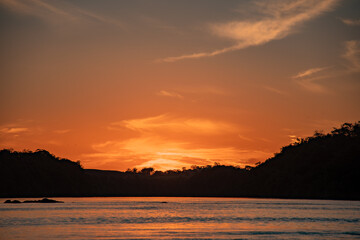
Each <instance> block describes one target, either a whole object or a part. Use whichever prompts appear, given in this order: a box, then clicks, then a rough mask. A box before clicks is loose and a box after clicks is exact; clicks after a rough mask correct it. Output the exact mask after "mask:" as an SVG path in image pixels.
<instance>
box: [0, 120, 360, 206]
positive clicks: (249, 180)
mask: <svg viewBox="0 0 360 240" xmlns="http://www.w3.org/2000/svg"><path fill="white" fill-rule="evenodd" d="M359 178H360V122H357V123H354V124H349V123H345V124H343V125H342V126H341V127H340V128H337V129H334V130H333V131H332V132H331V133H328V134H322V133H319V132H316V133H315V134H314V136H312V137H308V138H305V139H299V140H298V142H296V143H293V144H290V145H288V146H285V147H283V148H282V149H281V152H280V153H276V154H275V156H274V157H272V158H270V159H268V160H266V161H265V162H264V163H261V164H259V165H258V166H256V167H254V168H252V167H247V168H245V169H244V168H239V167H234V166H224V165H219V164H216V165H214V166H196V167H193V168H191V169H184V170H169V171H166V172H161V171H154V169H152V168H144V169H142V170H141V171H137V170H136V169H133V170H128V171H126V172H119V171H103V170H93V169H83V168H82V167H81V165H80V163H79V162H73V161H70V160H68V159H60V158H57V157H55V156H54V155H52V154H50V153H49V152H47V151H45V150H37V151H35V152H31V151H23V152H16V151H11V150H7V149H4V150H1V151H0V197H60V196H224V197H275V198H317V199H356V200H360V191H359V189H360V184H359V182H360V181H359Z"/></svg>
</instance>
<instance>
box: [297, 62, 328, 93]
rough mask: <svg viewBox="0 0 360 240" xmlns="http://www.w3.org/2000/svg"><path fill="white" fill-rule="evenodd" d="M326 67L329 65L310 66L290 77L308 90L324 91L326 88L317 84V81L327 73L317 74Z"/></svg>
mask: <svg viewBox="0 0 360 240" xmlns="http://www.w3.org/2000/svg"><path fill="white" fill-rule="evenodd" d="M328 68H329V67H318V68H310V69H307V70H305V71H301V72H299V73H297V74H296V75H294V76H292V79H294V80H295V82H296V83H297V84H298V85H300V86H301V87H303V88H305V89H306V90H308V91H311V92H317V93H325V92H328V90H327V89H326V88H325V87H324V86H322V85H321V84H319V83H318V82H317V81H318V80H321V79H324V78H328V77H329V75H327V74H326V75H323V74H319V73H322V72H323V71H324V70H326V69H328Z"/></svg>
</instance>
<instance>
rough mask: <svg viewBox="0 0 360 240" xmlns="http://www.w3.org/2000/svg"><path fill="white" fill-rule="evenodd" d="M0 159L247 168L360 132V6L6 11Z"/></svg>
mask: <svg viewBox="0 0 360 240" xmlns="http://www.w3.org/2000/svg"><path fill="white" fill-rule="evenodd" d="M0 26H1V27H0V34H1V38H0V49H1V55H0V79H1V81H0V110H1V113H2V114H1V118H0V148H12V149H14V150H18V151H20V150H23V149H26V150H31V151H35V150H36V149H46V150H47V151H49V152H51V153H52V154H54V155H56V156H59V157H61V158H68V159H71V160H73V161H81V164H82V165H83V167H85V168H95V169H108V170H121V171H124V170H126V169H128V168H130V169H132V168H137V169H141V168H144V167H154V168H155V169H158V170H167V169H181V168H182V167H186V168H189V167H191V166H192V165H213V164H214V163H215V162H217V163H220V164H225V165H236V166H240V167H244V166H246V165H250V166H253V165H255V164H256V163H258V162H263V161H265V160H266V159H267V158H269V157H272V156H273V155H274V153H276V152H279V151H280V149H281V147H282V146H285V145H288V144H290V143H292V142H294V141H296V139H297V138H302V137H307V136H311V135H312V134H313V133H314V131H315V130H323V131H325V132H328V131H331V130H332V128H333V127H339V126H340V125H341V124H342V123H344V122H356V121H359V120H360V104H359V103H360V2H359V1H358V0H346V1H340V0H274V1H265V0H264V1H257V0H255V1H246V0H245V1H235V0H228V1H223V0H196V1H194V0H182V1H167V0H157V1H148V0H143V1H138V0H128V1H126V0H124V1H114V0H103V1H93V0H86V1H85V0H77V1H66V0H63V1H56V0H53V1H45V0H0Z"/></svg>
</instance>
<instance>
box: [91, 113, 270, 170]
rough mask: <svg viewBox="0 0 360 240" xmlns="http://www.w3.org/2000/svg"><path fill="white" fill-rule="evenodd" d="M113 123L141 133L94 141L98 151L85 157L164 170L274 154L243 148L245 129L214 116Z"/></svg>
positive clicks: (245, 160) (239, 162)
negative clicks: (242, 133)
mask: <svg viewBox="0 0 360 240" xmlns="http://www.w3.org/2000/svg"><path fill="white" fill-rule="evenodd" d="M111 127H112V128H114V127H115V128H118V129H120V128H122V129H123V130H124V129H127V130H128V131H134V132H135V133H136V134H137V135H136V137H131V138H128V139H119V140H110V141H106V142H103V143H98V144H94V145H93V149H94V151H95V153H90V154H86V155H84V158H85V157H86V158H87V159H91V162H93V163H94V162H96V164H103V163H104V164H107V166H109V168H110V165H112V168H114V166H115V168H119V165H120V166H121V164H123V165H126V166H132V167H137V168H141V167H154V168H156V169H162V170H164V169H176V168H177V169H178V168H181V167H190V166H191V165H194V164H198V165H207V164H213V163H214V162H215V161H217V162H221V163H224V164H232V165H241V166H243V165H245V164H249V163H255V162H256V161H259V160H264V159H265V158H266V157H267V156H269V155H270V153H266V152H262V151H257V150H243V149H241V148H240V147H239V146H237V145H236V142H239V141H240V142H244V141H245V140H244V138H246V136H243V135H239V133H240V132H241V131H242V130H241V129H239V127H238V126H235V125H233V124H231V123H228V122H223V121H217V120H213V119H205V118H189V117H175V116H171V115H170V114H162V115H158V116H154V117H147V118H139V119H129V120H124V121H119V122H114V123H112V124H111ZM240 136H241V137H240ZM240 138H241V139H240ZM224 139H227V140H224ZM228 139H233V141H228ZM246 140H247V141H248V140H249V138H246ZM96 159H101V161H97V160H96Z"/></svg>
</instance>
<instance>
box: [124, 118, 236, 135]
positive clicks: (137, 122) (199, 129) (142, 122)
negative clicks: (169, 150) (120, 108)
mask: <svg viewBox="0 0 360 240" xmlns="http://www.w3.org/2000/svg"><path fill="white" fill-rule="evenodd" d="M119 124H121V125H123V126H124V127H126V128H128V129H131V130H134V131H140V132H149V131H152V132H161V131H166V132H191V133H197V134H219V133H224V132H234V131H237V128H236V127H235V126H233V125H232V124H229V123H225V122H221V121H215V120H209V119H201V118H176V117H172V116H170V115H168V114H163V115H159V116H155V117H149V118H141V119H132V120H124V121H122V122H120V123H119Z"/></svg>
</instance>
